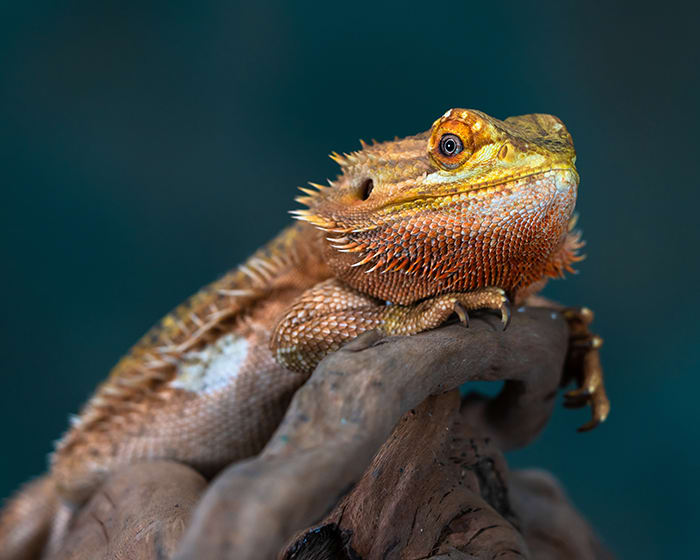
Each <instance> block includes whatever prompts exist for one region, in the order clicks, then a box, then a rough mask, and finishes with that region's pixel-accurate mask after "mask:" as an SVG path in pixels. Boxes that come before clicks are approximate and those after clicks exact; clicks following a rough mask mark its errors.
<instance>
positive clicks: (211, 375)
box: [170, 333, 248, 393]
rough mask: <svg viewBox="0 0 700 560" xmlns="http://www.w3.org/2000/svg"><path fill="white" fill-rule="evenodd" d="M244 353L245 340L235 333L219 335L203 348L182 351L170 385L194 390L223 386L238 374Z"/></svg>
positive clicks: (205, 390)
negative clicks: (175, 373) (183, 352)
mask: <svg viewBox="0 0 700 560" xmlns="http://www.w3.org/2000/svg"><path fill="white" fill-rule="evenodd" d="M247 355H248V341H247V340H246V339H245V338H242V337H240V336H237V335H235V334H233V333H232V334H227V335H226V336H222V337H221V338H220V339H219V340H217V341H216V342H215V343H214V344H210V345H208V346H207V347H206V348H204V349H203V350H198V351H195V350H192V351H191V352H187V353H186V354H184V355H183V356H182V358H181V360H180V363H179V364H178V366H177V375H176V376H175V379H173V380H172V382H171V383H170V386H171V387H173V388H175V389H185V390H186V391H192V392H195V393H210V392H214V391H218V390H220V389H223V388H224V387H225V386H227V385H229V384H230V383H231V381H232V380H233V379H234V378H235V377H236V376H237V375H238V373H239V371H240V369H241V366H242V365H243V363H244V362H245V359H246V356H247Z"/></svg>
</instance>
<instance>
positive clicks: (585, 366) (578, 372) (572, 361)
mask: <svg viewBox="0 0 700 560" xmlns="http://www.w3.org/2000/svg"><path fill="white" fill-rule="evenodd" d="M564 317H565V319H566V320H567V322H568V324H569V331H570V333H571V334H570V339H569V355H568V356H567V369H568V370H570V371H571V372H572V373H573V375H574V377H575V379H576V381H577V383H578V388H577V389H574V390H572V391H569V392H568V393H566V394H565V395H564V406H565V407H567V408H580V407H583V406H586V405H590V407H591V412H592V417H591V419H590V420H589V421H588V422H586V423H585V424H584V425H583V426H581V427H580V428H579V429H578V431H579V432H585V431H588V430H592V429H593V428H595V427H596V426H597V425H598V424H600V423H601V422H604V421H605V419H606V418H607V417H608V414H609V413H610V401H609V400H608V396H607V394H606V393H605V385H604V383H603V368H602V367H601V365H600V352H599V348H600V347H601V346H602V345H603V339H602V338H600V337H599V336H598V335H596V334H593V333H592V332H591V331H590V330H589V325H590V324H591V322H592V321H593V312H592V311H591V310H590V309H588V308H587V307H579V308H568V309H565V310H564Z"/></svg>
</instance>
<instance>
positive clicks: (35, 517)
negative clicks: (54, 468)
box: [0, 475, 59, 560]
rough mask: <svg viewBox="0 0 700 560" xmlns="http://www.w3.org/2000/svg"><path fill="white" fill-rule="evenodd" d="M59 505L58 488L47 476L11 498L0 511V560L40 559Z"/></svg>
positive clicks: (26, 486) (24, 487) (25, 487)
mask: <svg viewBox="0 0 700 560" xmlns="http://www.w3.org/2000/svg"><path fill="white" fill-rule="evenodd" d="M58 503H59V500H58V492H57V490H56V485H55V483H54V481H53V479H52V478H50V477H49V476H48V475H46V476H42V477H41V478H37V479H36V480H33V481H31V482H29V483H27V484H26V485H25V486H23V487H22V488H21V489H20V491H19V492H17V493H16V494H15V495H14V496H13V497H12V498H10V499H9V500H8V502H7V503H6V504H5V507H4V508H3V509H2V511H0V560H35V559H37V558H39V557H40V556H41V552H42V549H43V548H44V545H45V543H46V541H47V539H48V537H49V532H50V530H51V524H52V521H53V518H54V515H55V513H56V510H57V508H58Z"/></svg>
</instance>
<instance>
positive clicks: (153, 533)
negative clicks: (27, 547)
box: [52, 461, 206, 560]
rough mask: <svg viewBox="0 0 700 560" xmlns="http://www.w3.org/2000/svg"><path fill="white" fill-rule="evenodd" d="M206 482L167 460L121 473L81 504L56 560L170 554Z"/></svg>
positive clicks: (129, 559) (147, 559) (147, 558)
mask: <svg viewBox="0 0 700 560" xmlns="http://www.w3.org/2000/svg"><path fill="white" fill-rule="evenodd" d="M205 487H206V480H205V479H204V478H203V477H202V476H201V475H200V474H198V473H197V472H195V471H194V470H192V469H190V468H189V467H185V466H184V465H179V464H177V463H171V462H167V461H156V462H152V463H138V464H135V465H131V466H129V467H126V468H124V469H122V470H120V471H118V472H117V473H116V474H115V475H113V476H112V477H110V478H109V479H108V480H107V481H106V482H105V484H103V485H102V487H101V488H100V490H99V491H98V492H97V493H96V494H95V495H94V496H93V497H92V498H91V499H90V501H89V502H88V503H87V504H86V505H85V507H83V509H82V510H81V511H80V513H79V515H78V516H77V518H76V519H75V522H74V524H73V526H72V527H71V529H70V531H69V533H68V537H67V539H66V541H65V542H64V544H63V546H62V547H61V549H60V551H59V552H58V553H57V554H56V555H54V556H53V558H52V560H87V559H90V560H156V559H163V558H171V557H172V556H173V554H174V552H175V549H176V547H177V545H178V543H179V542H180V539H181V538H182V534H183V533H184V531H185V527H186V526H187V524H188V522H189V518H190V515H191V512H192V509H193V508H194V506H195V504H196V503H197V500H198V498H199V496H200V494H201V493H202V492H203V490H204V488H205Z"/></svg>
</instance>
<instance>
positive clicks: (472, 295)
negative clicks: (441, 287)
mask: <svg viewBox="0 0 700 560" xmlns="http://www.w3.org/2000/svg"><path fill="white" fill-rule="evenodd" d="M446 297H448V298H451V300H453V304H452V305H453V310H454V312H455V313H456V314H457V317H459V321H460V322H461V323H462V324H463V325H465V326H467V327H468V326H469V314H468V311H470V310H475V309H493V310H496V311H500V312H501V323H502V324H503V330H506V329H507V328H508V325H510V318H511V306H510V300H509V299H508V296H507V295H506V293H505V292H504V291H503V290H502V289H501V288H484V289H482V290H478V291H476V292H468V293H465V294H454V295H451V296H446Z"/></svg>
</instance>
